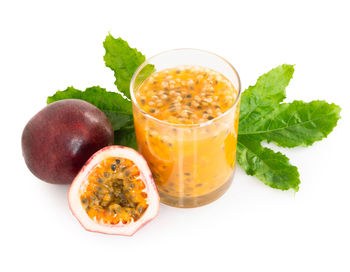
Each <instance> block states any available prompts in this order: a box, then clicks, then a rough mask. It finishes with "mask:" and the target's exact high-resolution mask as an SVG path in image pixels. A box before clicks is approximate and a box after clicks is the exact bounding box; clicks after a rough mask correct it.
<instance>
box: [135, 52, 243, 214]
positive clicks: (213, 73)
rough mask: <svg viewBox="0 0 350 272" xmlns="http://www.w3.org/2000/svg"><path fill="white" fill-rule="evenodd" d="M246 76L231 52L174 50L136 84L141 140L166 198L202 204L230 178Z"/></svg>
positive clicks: (150, 64)
mask: <svg viewBox="0 0 350 272" xmlns="http://www.w3.org/2000/svg"><path fill="white" fill-rule="evenodd" d="M240 92H241V86H240V79H239V76H238V74H237V72H236V70H235V69H234V68H233V66H232V65H231V64H230V63H229V62H227V61H226V60H225V59H223V58H221V57H219V56H218V55H215V54H213V53H209V52H206V51H202V50H196V49H176V50H171V51H167V52H164V53H161V54H158V55H156V56H154V57H152V58H150V59H148V60H146V61H145V62H144V63H143V64H142V65H141V66H140V67H139V68H138V69H137V71H136V72H135V74H134V76H133V78H132V80H131V85H130V93H131V98H132V103H133V115H134V125H135V132H136V140H137V145H138V149H139V151H140V153H141V154H142V155H143V156H144V157H145V158H146V160H147V162H148V164H149V166H150V168H151V171H152V173H153V177H154V180H155V182H156V185H157V188H158V191H159V194H160V198H161V201H162V203H164V204H167V205H171V206H175V207H186V208H189V207H197V206H201V205H205V204H207V203H210V202H212V201H214V200H216V199H217V198H219V197H220V196H221V195H222V194H223V193H224V192H225V191H226V190H227V189H228V188H229V186H230V184H231V183H232V178H233V173H234V170H235V162H236V143H237V132H238V120H239V105H240Z"/></svg>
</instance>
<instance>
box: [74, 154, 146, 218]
mask: <svg viewBox="0 0 350 272" xmlns="http://www.w3.org/2000/svg"><path fill="white" fill-rule="evenodd" d="M145 188H146V186H145V184H144V183H143V181H142V180H141V179H140V172H139V170H138V168H137V167H136V166H135V164H134V163H133V162H132V161H130V160H128V159H124V158H108V159H106V160H104V161H102V162H101V163H100V164H99V165H98V166H97V167H96V168H94V169H93V170H92V172H91V173H90V175H89V177H88V185H87V186H86V189H85V191H84V192H83V194H82V195H81V197H80V201H81V204H82V205H83V207H84V209H85V211H86V213H87V214H88V215H89V217H90V218H91V219H95V220H98V221H102V222H103V223H106V224H112V225H115V224H118V223H120V222H121V223H123V224H127V223H130V222H132V221H134V222H135V221H137V220H138V219H139V218H140V217H141V216H142V215H143V213H144V212H145V211H146V210H147V207H148V204H147V193H145V192H144V191H143V190H144V189H145Z"/></svg>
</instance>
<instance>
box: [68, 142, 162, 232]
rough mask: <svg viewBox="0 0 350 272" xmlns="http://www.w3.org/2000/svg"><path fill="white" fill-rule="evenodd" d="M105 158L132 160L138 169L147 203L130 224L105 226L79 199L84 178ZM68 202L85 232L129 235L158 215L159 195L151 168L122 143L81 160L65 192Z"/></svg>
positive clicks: (135, 152)
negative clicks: (82, 162) (142, 211)
mask: <svg viewBox="0 0 350 272" xmlns="http://www.w3.org/2000/svg"><path fill="white" fill-rule="evenodd" d="M109 157H122V158H125V159H129V160H131V161H133V162H134V163H135V165H136V166H137V167H138V168H139V169H140V177H141V179H142V180H143V181H144V183H145V185H146V189H145V190H146V191H147V194H148V200H149V206H148V208H147V210H146V211H145V212H144V214H143V215H142V217H141V218H140V219H138V220H137V221H136V222H132V223H130V224H125V225H123V224H121V223H120V224H118V225H108V224H103V223H100V222H96V221H94V220H92V219H91V218H90V217H89V216H88V214H87V213H86V211H85V210H84V208H83V206H82V205H81V201H80V194H81V191H80V190H81V188H82V185H83V184H84V183H85V182H87V180H88V179H87V177H88V175H89V173H90V172H91V170H92V169H93V168H94V167H95V166H96V165H97V164H98V163H99V162H100V161H101V160H104V159H107V158H109ZM68 203H69V207H70V209H71V211H72V213H73V215H74V216H75V217H76V218H77V219H78V221H79V223H80V224H81V225H82V226H83V227H84V228H85V229H86V230H88V231H92V232H98V233H104V234H117V235H125V236H131V235H133V234H134V233H135V232H136V231H137V230H139V229H140V228H141V227H142V226H144V225H145V224H146V223H148V222H149V221H151V220H152V219H153V218H155V217H156V216H157V215H158V211H159V195H158V191H157V188H156V185H155V183H154V181H153V177H152V173H151V170H150V169H149V167H148V164H147V162H146V160H145V159H144V158H143V157H142V156H141V155H140V154H139V153H138V152H137V151H136V150H134V149H132V148H129V147H125V146H117V145H114V146H107V147H105V148H102V149H101V150H99V151H97V152H96V153H95V154H94V155H92V157H91V158H90V159H89V160H88V161H87V162H86V163H85V165H84V166H83V167H82V169H81V170H80V172H79V173H78V175H77V176H76V177H75V179H74V180H73V183H72V185H71V187H70V189H69V192H68Z"/></svg>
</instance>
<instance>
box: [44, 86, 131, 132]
mask: <svg viewBox="0 0 350 272" xmlns="http://www.w3.org/2000/svg"><path fill="white" fill-rule="evenodd" d="M63 99H81V100H84V101H87V102H89V103H91V104H93V105H95V106H96V107H97V108H99V109H100V110H102V111H103V112H104V113H105V114H106V115H107V117H108V118H109V119H110V121H111V123H112V126H113V129H114V130H118V129H120V128H122V127H125V126H129V125H130V124H132V123H133V119H132V107H131V102H130V101H129V100H127V99H125V98H124V97H123V96H122V95H121V94H119V93H115V92H108V91H106V89H104V88H101V87H99V86H94V87H91V88H87V89H86V90H85V91H80V90H78V89H75V88H74V87H68V88H67V89H66V90H64V91H57V92H56V93H55V94H54V95H53V96H50V97H48V98H47V103H48V104H50V103H53V102H55V101H58V100H63Z"/></svg>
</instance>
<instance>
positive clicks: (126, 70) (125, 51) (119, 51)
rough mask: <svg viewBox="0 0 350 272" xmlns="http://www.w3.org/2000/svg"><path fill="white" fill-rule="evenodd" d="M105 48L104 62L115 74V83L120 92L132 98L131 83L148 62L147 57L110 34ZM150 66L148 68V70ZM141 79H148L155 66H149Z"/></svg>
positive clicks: (105, 42) (104, 43)
mask: <svg viewBox="0 0 350 272" xmlns="http://www.w3.org/2000/svg"><path fill="white" fill-rule="evenodd" d="M103 46H104V48H105V50H106V54H105V55H104V61H105V64H106V66H107V67H109V68H111V69H112V70H113V72H114V76H115V79H116V80H115V82H114V84H115V85H116V86H117V87H118V90H119V91H120V92H122V93H124V94H125V96H126V97H128V98H130V81H131V78H132V76H133V74H134V73H135V71H136V69H137V68H138V67H139V66H140V65H141V64H142V63H143V62H144V61H145V60H146V58H145V56H144V55H142V54H141V52H139V51H137V49H136V48H131V47H130V46H129V44H128V43H127V42H126V41H124V40H123V39H121V38H118V39H115V38H114V37H113V36H112V35H111V34H109V35H108V36H107V37H106V39H105V41H104V42H103ZM147 66H148V68H146V67H147ZM147 66H146V67H145V68H146V69H145V68H144V74H143V75H141V77H147V76H148V75H150V74H151V73H152V72H153V71H154V66H153V65H147Z"/></svg>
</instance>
